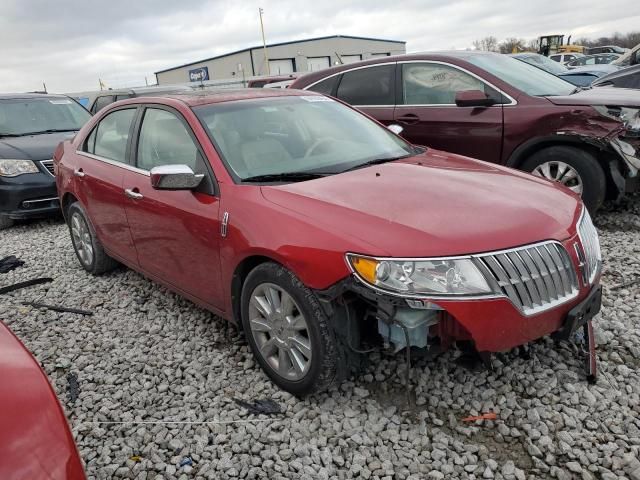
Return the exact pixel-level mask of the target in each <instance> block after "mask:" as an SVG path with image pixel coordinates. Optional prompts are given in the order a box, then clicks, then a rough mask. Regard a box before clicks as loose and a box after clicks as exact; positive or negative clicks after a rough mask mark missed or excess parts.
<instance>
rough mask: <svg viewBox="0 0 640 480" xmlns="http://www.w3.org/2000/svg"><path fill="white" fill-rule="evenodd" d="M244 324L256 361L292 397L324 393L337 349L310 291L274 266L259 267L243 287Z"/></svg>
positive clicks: (336, 358)
mask: <svg viewBox="0 0 640 480" xmlns="http://www.w3.org/2000/svg"><path fill="white" fill-rule="evenodd" d="M242 325H243V328H244V331H245V333H246V336H247V340H248V342H249V345H250V347H251V350H252V351H253V354H254V356H255V357H256V359H257V361H258V363H259V364H260V366H261V367H262V368H263V370H264V371H265V372H266V373H267V375H268V376H269V377H270V378H271V380H273V382H274V383H275V384H276V385H278V386H279V387H280V388H282V389H284V390H287V391H288V392H291V393H293V394H294V395H306V394H309V393H313V392H316V391H320V390H324V389H326V388H327V387H328V386H329V385H331V383H332V382H333V381H334V379H335V377H336V368H337V362H338V350H337V346H336V341H335V337H334V334H333V331H332V329H331V327H330V325H329V320H328V318H327V316H326V315H325V313H324V311H323V310H322V308H321V307H320V304H319V303H318V300H317V299H316V298H315V295H314V294H313V292H311V291H310V290H309V289H308V288H307V287H305V286H304V285H303V284H302V282H300V280H298V278H297V277H296V276H295V275H294V274H293V273H291V272H290V271H288V270H287V269H285V268H283V267H282V266H280V265H278V264H275V263H271V262H269V263H263V264H261V265H258V266H257V267H256V268H255V269H254V270H253V271H251V273H249V275H248V276H247V279H246V281H245V283H244V286H243V289H242Z"/></svg>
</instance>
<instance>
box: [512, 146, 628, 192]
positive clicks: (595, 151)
mask: <svg viewBox="0 0 640 480" xmlns="http://www.w3.org/2000/svg"><path fill="white" fill-rule="evenodd" d="M549 147H572V148H577V149H579V150H583V151H585V152H588V153H590V154H591V155H593V157H594V158H595V159H596V160H597V161H598V163H599V164H600V166H601V167H602V170H603V171H604V174H605V177H606V178H605V180H606V185H607V193H606V197H607V198H613V196H615V195H613V192H615V191H617V188H618V187H617V186H616V184H615V182H614V181H613V177H612V175H611V167H610V165H609V164H610V162H611V155H610V154H609V153H607V152H606V151H605V150H603V149H602V148H600V147H598V146H597V145H592V144H590V143H587V142H585V141H582V140H579V139H574V140H570V139H566V140H565V141H560V140H558V139H549V140H548V141H541V142H536V143H533V144H531V145H529V146H526V147H525V148H523V149H522V150H521V151H516V152H515V153H514V155H513V157H512V158H510V159H509V161H508V162H507V166H509V167H511V168H517V169H520V167H521V166H522V164H523V163H524V162H525V161H527V159H528V158H529V157H531V156H532V155H534V154H536V153H538V152H539V151H541V150H544V149H545V148H549Z"/></svg>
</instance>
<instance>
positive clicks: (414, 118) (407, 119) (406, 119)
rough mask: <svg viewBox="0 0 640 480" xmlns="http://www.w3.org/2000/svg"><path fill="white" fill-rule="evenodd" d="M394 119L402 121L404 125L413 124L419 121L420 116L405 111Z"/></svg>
mask: <svg viewBox="0 0 640 480" xmlns="http://www.w3.org/2000/svg"><path fill="white" fill-rule="evenodd" d="M396 120H397V121H398V122H400V123H404V124H405V125H413V124H414V123H418V122H419V121H420V117H418V115H415V114H413V113H407V114H406V115H403V116H401V117H398V118H396Z"/></svg>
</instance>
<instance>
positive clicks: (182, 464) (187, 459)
mask: <svg viewBox="0 0 640 480" xmlns="http://www.w3.org/2000/svg"><path fill="white" fill-rule="evenodd" d="M187 465H188V466H191V465H193V460H192V459H191V457H184V458H183V459H182V460H180V467H181V468H182V467H185V466H187Z"/></svg>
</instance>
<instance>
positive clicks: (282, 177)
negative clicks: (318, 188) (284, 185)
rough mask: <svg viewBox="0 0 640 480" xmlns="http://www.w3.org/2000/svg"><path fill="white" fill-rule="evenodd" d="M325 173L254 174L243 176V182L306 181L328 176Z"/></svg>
mask: <svg viewBox="0 0 640 480" xmlns="http://www.w3.org/2000/svg"><path fill="white" fill-rule="evenodd" d="M326 176H327V175H326V174H324V173H313V172H283V173H268V174H265V175H254V176H253V177H247V178H243V179H242V181H243V182H279V181H287V180H291V181H294V182H295V181H300V182H301V181H304V180H314V179H316V178H321V177H326Z"/></svg>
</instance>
